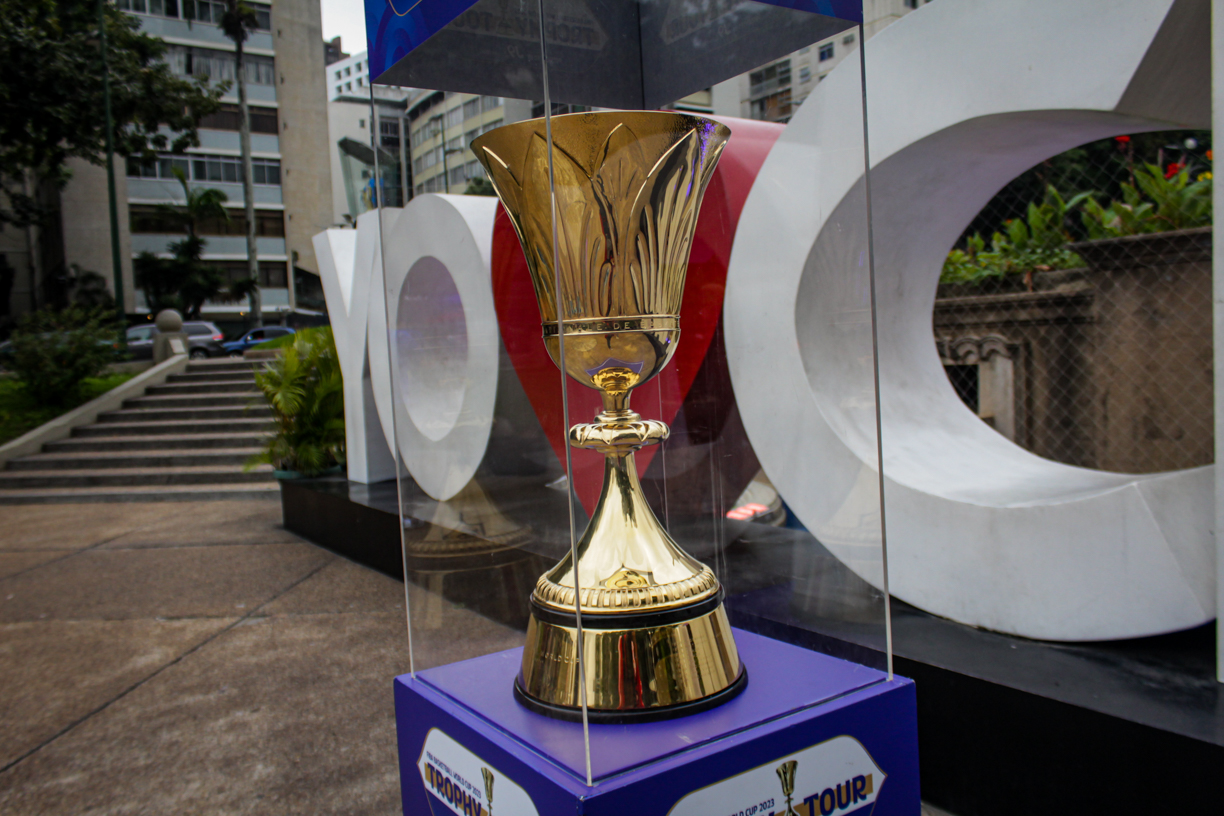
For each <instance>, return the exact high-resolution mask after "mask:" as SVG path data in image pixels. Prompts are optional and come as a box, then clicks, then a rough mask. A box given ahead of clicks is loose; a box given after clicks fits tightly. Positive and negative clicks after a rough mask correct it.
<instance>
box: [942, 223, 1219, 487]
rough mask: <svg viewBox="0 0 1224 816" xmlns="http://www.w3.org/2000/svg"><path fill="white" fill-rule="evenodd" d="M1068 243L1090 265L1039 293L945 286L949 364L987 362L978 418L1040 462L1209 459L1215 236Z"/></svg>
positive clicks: (1199, 232)
mask: <svg viewBox="0 0 1224 816" xmlns="http://www.w3.org/2000/svg"><path fill="white" fill-rule="evenodd" d="M1069 248H1070V249H1071V250H1073V251H1074V252H1076V253H1077V254H1078V255H1079V256H1080V257H1081V258H1083V259H1084V261H1085V263H1086V266H1085V267H1084V268H1082V269H1071V270H1057V271H1054V272H1039V273H1037V274H1036V275H1034V276H1033V291H1031V292H1030V291H1028V290H1027V286H1025V285H1024V281H1023V279H1022V278H1019V277H1017V278H1016V279H1015V280H1005V281H1003V282H1002V283H995V282H990V283H989V284H988V285H987V286H986V287H981V286H977V287H973V286H966V285H964V284H959V285H941V286H940V288H939V293H938V297H937V299H936V302H935V313H934V328H935V334H936V338H937V344H938V346H939V348H940V351H941V357H942V358H943V361H944V364H945V365H947V366H956V367H957V368H956V369H949V371H950V373H952V372H956V373H958V374H960V375H963V374H964V371H965V370H966V369H965V367H966V366H979V376H978V377H977V378H976V380H977V385H978V391H979V393H977V394H976V395H975V396H976V398H977V401H978V404H979V408H980V410H979V414H980V415H982V416H983V418H984V419H986V420H987V421H988V422H991V424H993V425H994V427H995V428H996V429H998V430H1000V431H1001V432H1004V433H1005V435H1008V436H1009V437H1010V438H1012V439H1013V440H1014V441H1015V442H1016V443H1017V444H1019V445H1021V446H1022V447H1025V448H1027V449H1029V450H1031V451H1033V452H1034V453H1037V454H1038V455H1040V456H1044V457H1047V458H1050V459H1055V460H1057V461H1061V462H1067V463H1068V464H1075V465H1080V466H1083V467H1092V468H1098V469H1101V470H1112V471H1118V472H1130V473H1150V472H1158V471H1164V470H1175V469H1180V468H1187V467H1195V466H1198V465H1205V464H1210V463H1211V462H1212V461H1213V447H1214V435H1213V405H1212V309H1211V302H1212V289H1211V251H1212V247H1211V228H1210V227H1204V228H1198V229H1192V230H1182V231H1177V232H1166V233H1154V234H1151V235H1139V236H1132V237H1126V238H1114V239H1107V240H1101V241H1085V242H1081V243H1076V244H1072V245H1070V247H1069ZM1000 359H1005V360H1007V361H1008V362H1007V364H1006V365H1003V364H1000V363H994V362H992V361H994V360H1000ZM987 365H989V366H991V367H990V370H989V371H987V370H986V369H985V368H981V367H983V366H987ZM1008 368H1010V373H1007V372H1006V369H1008ZM1000 372H1003V373H1000ZM983 410H986V411H989V412H993V413H992V415H991V416H986V415H985V414H983V413H982V411H983ZM1009 429H1010V433H1008V432H1007V431H1008V430H1009Z"/></svg>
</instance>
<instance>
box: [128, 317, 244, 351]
mask: <svg viewBox="0 0 1224 816" xmlns="http://www.w3.org/2000/svg"><path fill="white" fill-rule="evenodd" d="M183 331H185V332H187V354H188V356H189V357H191V359H193V360H203V359H206V358H208V357H221V356H224V354H225V349H224V348H223V347H222V345H221V341H223V340H224V339H225V335H224V334H222V333H221V330H220V329H218V328H217V325H216V324H215V323H210V322H208V321H207V320H185V321H183ZM158 334H159V332H158V331H157V327H156V326H154V325H152V324H150V325H148V326H133V327H132V328H130V329H128V330H127V344H128V351H130V352H131V354H132V359H134V360H151V359H153V339H154V338H155V337H157V335H158Z"/></svg>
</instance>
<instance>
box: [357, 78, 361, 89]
mask: <svg viewBox="0 0 1224 816" xmlns="http://www.w3.org/2000/svg"><path fill="white" fill-rule="evenodd" d="M357 87H358V88H360V87H361V77H357Z"/></svg>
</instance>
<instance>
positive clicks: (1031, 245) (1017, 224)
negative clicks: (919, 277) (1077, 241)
mask: <svg viewBox="0 0 1224 816" xmlns="http://www.w3.org/2000/svg"><path fill="white" fill-rule="evenodd" d="M1087 198H1088V194H1087V193H1081V194H1079V195H1077V196H1074V197H1073V198H1072V199H1071V200H1070V201H1064V200H1063V197H1062V196H1061V195H1060V194H1059V192H1058V190H1056V189H1054V187H1053V186H1052V185H1051V186H1047V187H1046V193H1045V198H1044V199H1043V200H1042V202H1041V203H1040V204H1037V203H1032V204H1029V206H1028V213H1027V218H1023V219H1021V218H1016V219H1013V220H1011V221H1008V222H1007V224H1006V225H1005V229H1006V230H1007V232H1006V234H1004V233H1001V232H996V233H995V234H994V235H992V236H991V238H990V248H989V249H987V248H986V240H985V239H984V238H982V235H981V233H975V234H974V235H972V236H970V237H969V239H968V241H966V246H965V249H963V250H961V249H953V250H952V251H951V252H949V253H948V257H947V259H946V260H945V261H944V268H943V273H942V274H941V275H940V278H939V281H940V283H980V282H982V281H984V280H987V279H990V278H1003V277H1006V276H1008V275H1031V274H1032V273H1033V272H1034V271H1037V270H1048V269H1072V268H1074V267H1077V266H1082V265H1083V261H1082V260H1081V259H1080V257H1079V256H1078V255H1076V254H1075V253H1074V252H1071V251H1070V250H1068V249H1067V248H1066V247H1067V242H1068V241H1069V240H1070V236H1069V235H1068V234H1067V231H1066V229H1065V227H1064V225H1063V221H1064V220H1065V219H1066V217H1067V213H1068V211H1070V210H1071V209H1073V208H1074V207H1076V206H1078V205H1079V204H1080V202H1081V201H1084V200H1086V199H1087Z"/></svg>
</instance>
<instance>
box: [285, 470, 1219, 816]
mask: <svg viewBox="0 0 1224 816" xmlns="http://www.w3.org/2000/svg"><path fill="white" fill-rule="evenodd" d="M482 487H483V488H484V491H485V493H486V494H487V496H488V498H489V500H490V501H491V502H492V503H493V505H495V506H496V507H497V509H498V510H499V511H500V512H501V514H504V518H499V522H501V528H502V529H504V528H505V523H506V522H509V524H510V526H512V527H513V526H515V525H517V526H518V527H519V529H520V531H522V532H521V534H518V535H508V534H505V533H503V534H501V535H498V536H494V537H493V538H492V539H490V540H489V541H488V545H489V546H486V547H484V548H483V549H482V548H481V547H479V546H475V545H473V546H467V547H461V548H460V549H461V550H462V552H461V553H460V555H461V557H459V558H458V559H457V560H455V561H453V562H448V563H449V564H450V566H451V567H453V570H452V571H450V572H449V573H448V574H449V575H450V580H449V583H447V584H446V585H445V590H444V592H445V595H446V597H447V598H448V599H451V600H453V601H454V602H455V603H460V604H464V605H466V606H468V607H469V608H473V609H475V610H476V611H479V612H480V613H481V614H483V615H486V616H487V617H489V618H492V619H493V620H496V621H499V622H500V623H503V624H505V625H508V626H513V627H517V628H520V629H524V628H525V627H526V623H527V617H528V614H529V606H528V603H527V599H528V597H529V595H530V592H531V587H532V585H533V584H534V580H535V576H538V575H539V574H540V573H542V572H543V571H545V570H546V569H547V568H549V567H551V566H552V565H553V564H554V563H555V562H556V560H557V559H559V558H560V557H561V556H562V555H563V554H564V552H566V550H567V549H568V542H567V536H568V529H569V522H568V518H567V517H566V506H565V497H564V494H563V493H558V492H557V491H554V490H549V489H547V488H545V487H544V486H543V485H542V484H540V483H539V482H538V480H537V481H536V482H534V483H533V482H532V481H531V480H524V479H502V480H491V481H489V482H482ZM396 496H397V494H396V486H395V483H394V482H390V483H384V484H379V485H369V486H366V485H359V484H355V483H350V482H348V481H346V480H344V479H342V478H333V479H323V480H301V481H297V482H285V483H282V504H283V508H284V517H285V527H286V528H287V529H289V530H291V531H293V532H295V533H297V534H299V535H301V536H303V537H304V538H307V539H309V540H311V541H314V542H315V543H317V544H319V545H321V546H323V547H327V548H328V549H330V550H333V551H334V552H337V553H340V554H341V555H344V556H346V557H348V558H350V559H352V560H354V561H357V562H359V563H362V564H365V565H366V566H369V567H371V568H373V569H376V570H379V571H381V572H384V573H386V574H387V575H391V576H393V577H395V578H397V579H399V580H403V579H404V576H405V559H404V556H403V551H404V549H407V551H408V564H407V566H408V569H407V575H408V579H409V580H412V581H414V582H418V581H420V580H422V578H421V576H425V575H436V574H437V570H438V569H440V567H438V566H437V565H438V564H439V559H438V558H437V557H436V554H433V553H430V552H429V551H428V547H421V546H417V545H415V544H414V542H416V541H424V542H426V543H427V541H428V537H429V534H428V531H429V530H430V529H431V528H433V527H434V521H433V520H434V519H437V518H439V514H438V513H437V512H436V503H433V502H431V500H429V499H428V497H424V496H422V495H414V494H412V493H411V492H410V493H409V494H408V495H406V496H405V497H404V506H405V512H406V518H405V521H404V525H403V530H404V533H403V535H404V539H405V541H407V542H408V544H407V546H406V547H404V548H402V547H401V526H400V521H399V518H398V515H397V513H396V506H397V498H396ZM703 524H704V526H703ZM670 526H671V531H672V533H673V535H675V537H676V539H677V540H678V541H680V542H681V543H682V544H684V545H685V546H686V548H687V549H689V550H690V551H691V552H692V553H693V555H695V556H696V557H698V558H701V559H702V560H704V561H706V562H707V563H710V564H711V566H714V567H715V569H716V571H717V572H718V574H719V575H720V576H723V577H724V587H725V590H726V593H727V594H726V608H727V612H728V615H729V617H730V618H731V622H732V624H733V625H735V626H737V627H739V628H742V629H747V630H749V631H753V632H758V633H760V634H763V635H767V636H769V637H773V638H776V639H778V640H782V641H786V642H789V643H794V644H796V645H800V646H805V647H808V648H818V649H819V650H820V651H824V652H827V653H830V654H835V655H838V656H842V657H846V658H848V659H852V660H856V661H858V662H860V663H865V664H867V665H871V666H876V667H881V666H882V665H883V650H882V637H881V634H882V633H881V631H880V629H881V627H880V626H879V625H878V624H877V623H875V621H878V620H880V605H881V604H882V599H881V598H880V597H879V593H878V592H876V591H875V590H873V589H872V588H871V587H869V586H867V585H866V584H865V583H864V582H862V581H861V580H860V579H858V578H857V576H855V575H854V574H853V573H851V572H850V571H849V570H847V569H846V568H845V567H844V566H842V565H841V564H840V562H838V561H837V560H836V559H834V558H833V557H832V556H831V555H830V554H829V553H828V551H827V550H825V549H824V548H823V547H822V546H821V545H820V544H819V542H817V541H816V540H815V539H814V538H813V537H812V536H811V535H810V534H809V533H807V532H806V531H804V530H792V529H785V528H775V527H768V526H765V525H761V524H753V523H750V522H736V521H731V520H727V521H726V522H725V523H723V524H720V525H719V527H718V529H717V531H714V530H713V528H711V527H710V526H709V525H708V523H704V522H700V521H695V522H693V523H692V526H691V527H686V522H685V521H684V520H677V519H675V518H673V519H671V525H670ZM467 532H468V533H469V535H468V536H467V537H468V538H472V536H471V535H470V533H471V531H470V530H469V531H467ZM712 536H713V538H714V540H713V541H711V537H712ZM476 537H477V538H478V537H479V536H476ZM691 541H705V542H709V543H708V544H707V545H705V546H693V545H691V544H689V542H691ZM477 544H478V542H477ZM495 565H496V566H497V568H498V569H499V570H501V571H502V574H504V575H506V576H509V577H508V578H507V579H506V581H505V582H503V584H502V586H504V587H507V590H506V592H505V593H504V594H508V595H515V593H516V592H517V593H520V594H519V597H503V598H490V597H489V596H490V593H488V592H487V591H486V590H487V583H486V582H485V581H481V580H465V579H464V577H463V576H464V574H465V570H468V571H471V572H470V574H471V575H472V576H476V575H480V574H481V570H482V569H487V568H488V567H490V566H495ZM797 571H799V572H801V573H802V576H801V578H795V577H794V576H795V574H796V572H797ZM435 585H436V584H431V586H435ZM893 642H894V654H895V667H896V671H897V673H898V674H901V675H904V676H906V677H911V678H913V679H914V680H915V681H916V683H917V688H918V716H919V728H918V734H919V757H920V763H921V770H922V796H923V799H925V800H927V801H929V802H931V803H933V804H935V805H937V806H939V807H942V808H945V809H947V810H948V811H950V812H952V813H954V814H957V816H1012V814H1014V815H1015V816H1031V814H1034V813H1043V812H1050V813H1075V814H1097V813H1101V814H1106V813H1107V814H1111V816H1115V815H1120V814H1143V815H1144V816H1148V815H1149V814H1152V813H1164V812H1179V813H1219V812H1221V809H1222V807H1224V806H1222V805H1221V802H1222V801H1224V790H1222V787H1224V784H1222V783H1221V780H1222V779H1224V691H1222V689H1224V686H1221V685H1220V684H1219V683H1217V682H1216V680H1215V676H1214V660H1215V626H1214V625H1208V626H1203V627H1200V628H1198V629H1195V630H1192V631H1189V632H1182V633H1178V634H1174V635H1165V636H1161V637H1153V638H1144V639H1141V640H1134V641H1122V642H1113V643H1097V644H1075V645H1070V644H1055V643H1044V642H1038V641H1030V640H1025V639H1023V638H1016V637H1009V636H1007V635H1000V634H996V633H993V632H987V631H983V630H978V629H973V628H971V627H967V626H963V625H960V624H957V623H953V622H951V621H947V620H943V619H941V618H936V617H934V616H931V615H928V614H926V613H924V612H922V611H920V610H917V609H914V608H913V607H910V606H907V605H906V604H903V603H900V602H897V601H894V602H893Z"/></svg>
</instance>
